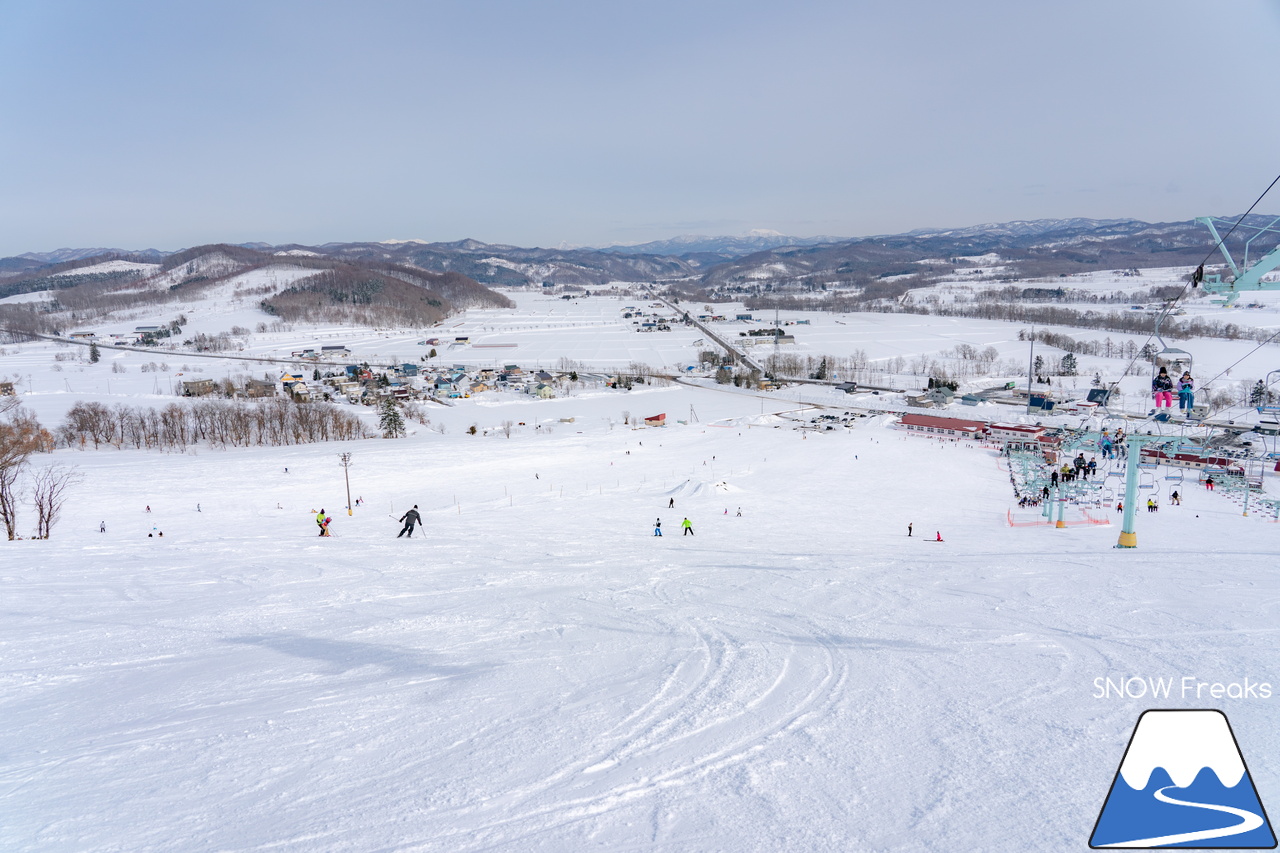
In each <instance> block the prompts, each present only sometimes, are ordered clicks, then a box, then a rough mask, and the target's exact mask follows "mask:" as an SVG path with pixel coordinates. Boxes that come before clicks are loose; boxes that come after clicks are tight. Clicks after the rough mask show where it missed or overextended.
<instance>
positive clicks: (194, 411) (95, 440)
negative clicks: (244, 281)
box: [57, 399, 372, 450]
mask: <svg viewBox="0 0 1280 853" xmlns="http://www.w3.org/2000/svg"><path fill="white" fill-rule="evenodd" d="M371 435H372V433H371V432H370V431H369V430H368V428H367V427H366V426H365V425H364V423H363V422H362V421H361V420H360V418H358V417H357V416H356V415H354V414H352V413H350V412H347V411H344V410H343V409H340V408H338V407H337V406H333V405H329V404H327V403H306V404H298V403H294V402H292V401H289V400H285V399H277V400H266V401H262V402H258V403H245V402H237V401H229V400H202V401H200V402H196V403H191V404H190V405H181V404H178V403H170V404H169V405H167V406H165V407H164V408H161V409H156V408H153V407H150V406H126V405H124V404H119V403H118V404H116V405H114V406H107V405H104V404H103V403H76V404H75V405H74V406H72V407H71V410H70V411H68V412H67V417H66V420H64V421H63V423H62V425H61V426H59V427H58V430H57V440H58V442H59V443H60V444H62V445H63V446H65V447H74V448H80V449H81V450H84V449H88V448H89V447H90V446H92V447H93V448H94V449H98V448H102V447H114V448H116V449H121V448H125V447H132V448H137V449H147V450H185V449H186V448H188V447H190V446H192V445H196V444H207V445H209V446H210V447H215V448H226V447H279V446H282V445H289V444H310V443H313V442H318V441H349V440H351V439H356V438H369V437H370V436H371Z"/></svg>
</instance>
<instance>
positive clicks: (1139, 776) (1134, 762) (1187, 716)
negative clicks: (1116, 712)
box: [1089, 710, 1276, 850]
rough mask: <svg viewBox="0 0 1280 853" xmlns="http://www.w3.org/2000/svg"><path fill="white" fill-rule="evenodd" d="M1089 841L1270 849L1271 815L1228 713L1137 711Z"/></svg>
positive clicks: (1272, 843) (1109, 846)
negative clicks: (1258, 790) (1121, 757)
mask: <svg viewBox="0 0 1280 853" xmlns="http://www.w3.org/2000/svg"><path fill="white" fill-rule="evenodd" d="M1089 846H1090V847H1092V848H1094V849H1113V848H1135V847H1142V848H1150V847H1196V848H1200V849H1218V850H1222V849H1230V850H1245V849H1247V850H1259V849H1273V848H1275V846H1276V836H1275V833H1274V832H1272V830H1271V822H1270V821H1269V820H1268V819H1267V813H1266V810H1265V809H1263V807H1262V801H1261V800H1260V799H1259V798H1258V792H1257V789H1256V788H1254V786H1253V778H1252V777H1251V776H1250V775H1249V769H1248V768H1247V767H1246V766H1245V763H1244V756H1243V755H1242V754H1241V752H1240V746H1239V744H1238V743H1237V742H1236V739H1235V734H1234V733H1233V732H1232V731H1231V724H1230V723H1229V722H1228V721H1227V717H1226V715H1225V714H1223V713H1222V712H1221V711H1199V710H1198V711H1154V710H1153V711H1145V712H1143V714H1142V716H1141V717H1139V718H1138V724H1137V725H1136V726H1135V727H1134V729H1133V736H1132V737H1131V738H1130V739H1129V746H1128V747H1127V748H1126V749H1125V753H1124V758H1123V759H1121V761H1120V769H1119V770H1118V771H1117V772H1116V777H1115V780H1114V781H1112V783H1111V790H1110V791H1109V792H1108V793H1107V800H1106V802H1105V803H1104V804H1103V806H1102V811H1101V813H1099V815H1098V821H1097V823H1096V824H1095V825H1094V828H1093V835H1092V836H1091V837H1090V839H1089Z"/></svg>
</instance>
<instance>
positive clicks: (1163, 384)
mask: <svg viewBox="0 0 1280 853" xmlns="http://www.w3.org/2000/svg"><path fill="white" fill-rule="evenodd" d="M1175 390H1176V391H1177V392H1178V409H1179V410H1182V411H1187V412H1189V411H1191V409H1192V407H1194V406H1195V404H1196V394H1195V380H1194V379H1192V378H1191V371H1189V370H1184V371H1183V372H1182V376H1181V377H1179V378H1178V381H1177V383H1176V387H1175V383H1174V381H1173V377H1171V376H1170V375H1169V369H1168V368H1166V367H1162V368H1160V372H1159V373H1157V374H1156V378H1155V379H1152V380H1151V396H1152V397H1154V398H1155V401H1156V408H1157V409H1159V408H1161V407H1162V406H1163V407H1164V408H1166V409H1171V408H1173V392H1174V391H1175Z"/></svg>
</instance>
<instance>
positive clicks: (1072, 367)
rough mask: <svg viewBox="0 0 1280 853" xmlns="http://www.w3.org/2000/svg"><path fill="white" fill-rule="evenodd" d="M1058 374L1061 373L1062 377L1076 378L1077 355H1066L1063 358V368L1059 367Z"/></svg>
mask: <svg viewBox="0 0 1280 853" xmlns="http://www.w3.org/2000/svg"><path fill="white" fill-rule="evenodd" d="M1058 372H1059V374H1060V375H1061V376H1075V375H1076V356H1075V353H1070V352H1069V353H1067V354H1066V355H1064V356H1063V357H1062V365H1061V367H1059V369H1058Z"/></svg>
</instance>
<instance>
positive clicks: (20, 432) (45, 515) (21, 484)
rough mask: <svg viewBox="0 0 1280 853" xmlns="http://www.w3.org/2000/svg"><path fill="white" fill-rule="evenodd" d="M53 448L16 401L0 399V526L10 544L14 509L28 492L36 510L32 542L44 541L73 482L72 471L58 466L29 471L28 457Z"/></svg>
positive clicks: (48, 437) (14, 534) (15, 532)
mask: <svg viewBox="0 0 1280 853" xmlns="http://www.w3.org/2000/svg"><path fill="white" fill-rule="evenodd" d="M53 444H54V441H53V436H52V435H50V434H49V432H48V430H46V429H44V428H43V427H41V426H40V422H39V421H38V420H36V417H35V415H33V414H31V413H30V412H28V411H26V410H24V409H23V408H22V407H21V406H19V405H18V398H16V397H7V398H0V522H2V523H3V524H4V529H5V534H6V535H7V536H8V538H9V539H10V540H14V539H17V538H18V508H19V506H20V505H21V503H22V499H23V497H24V496H25V495H26V493H28V492H29V493H30V495H31V502H32V504H33V505H34V507H35V510H36V530H35V534H34V535H33V538H36V539H48V538H49V532H50V531H51V530H52V529H53V525H54V522H56V521H57V520H58V515H59V514H60V512H61V509H62V504H63V500H64V497H65V495H66V491H67V489H69V488H70V487H71V485H72V484H74V483H75V482H76V480H77V477H78V475H77V474H76V472H75V471H74V470H73V469H69V468H64V467H62V466H59V465H49V466H47V467H45V468H41V469H39V470H37V471H35V472H31V471H30V459H31V457H32V456H33V455H35V454H36V453H49V452H51V451H52V450H53Z"/></svg>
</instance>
